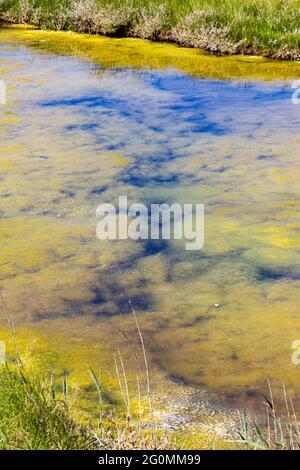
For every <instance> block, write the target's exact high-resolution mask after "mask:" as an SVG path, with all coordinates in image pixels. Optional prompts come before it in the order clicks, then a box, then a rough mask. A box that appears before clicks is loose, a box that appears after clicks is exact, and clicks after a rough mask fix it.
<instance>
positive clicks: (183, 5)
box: [0, 0, 300, 60]
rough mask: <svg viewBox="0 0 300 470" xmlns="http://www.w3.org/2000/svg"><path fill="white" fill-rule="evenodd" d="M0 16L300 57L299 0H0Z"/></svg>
mask: <svg viewBox="0 0 300 470" xmlns="http://www.w3.org/2000/svg"><path fill="white" fill-rule="evenodd" d="M0 15H1V17H2V19H3V20H5V21H9V22H13V23H30V24H34V25H37V26H39V27H41V28H48V29H54V30H72V31H77V32H88V33H96V34H106V35H113V36H119V37H120V36H121V37H123V36H132V37H140V38H145V39H152V40H167V41H172V42H175V43H177V44H180V45H183V46H189V47H196V48H201V49H204V50H207V51H210V52H212V53H215V54H251V55H254V54H259V55H265V56H267V57H272V58H277V59H290V60H299V59H300V50H299V46H300V29H299V24H300V8H299V1H298V0H286V1H283V0H268V1H265V0H224V1H223V2H219V1H218V0H187V1H185V2H181V1H180V0H122V1H121V0H62V1H58V0H51V1H50V0H4V1H3V2H2V4H1V6H0Z"/></svg>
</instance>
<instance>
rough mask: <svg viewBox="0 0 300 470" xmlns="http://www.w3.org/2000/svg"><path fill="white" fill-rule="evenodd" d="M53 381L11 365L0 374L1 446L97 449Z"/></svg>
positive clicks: (27, 448) (13, 447) (33, 448)
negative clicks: (17, 370)
mask: <svg viewBox="0 0 300 470" xmlns="http://www.w3.org/2000/svg"><path fill="white" fill-rule="evenodd" d="M96 448H97V446H96V442H95V439H94V438H93V437H92V435H91V434H90V433H89V432H88V431H87V430H85V429H84V428H82V427H81V426H79V425H78V424H76V423H75V422H74V421H73V419H72V418H71V416H70V411H69V408H68V406H67V404H66V403H65V402H64V401H62V400H60V399H58V398H57V397H56V392H55V389H54V387H52V385H46V384H45V383H44V382H43V381H42V380H39V379H37V378H33V377H29V376H25V375H24V374H23V373H18V372H15V371H12V370H10V369H8V368H7V369H5V370H3V372H2V373H1V374H0V449H1V450H10V449H17V450H19V449H24V450H60V449H64V450H79V449H96Z"/></svg>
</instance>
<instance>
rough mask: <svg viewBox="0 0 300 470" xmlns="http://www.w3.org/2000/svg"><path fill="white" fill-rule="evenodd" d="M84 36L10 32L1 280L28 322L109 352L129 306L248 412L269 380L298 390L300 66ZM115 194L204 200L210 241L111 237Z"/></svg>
mask: <svg viewBox="0 0 300 470" xmlns="http://www.w3.org/2000/svg"><path fill="white" fill-rule="evenodd" d="M72 38H73V36H70V35H67V34H65V33H61V36H60V35H59V33H52V34H51V33H46V32H44V33H43V32H39V31H31V30H29V31H27V32H26V31H23V30H21V31H19V30H17V29H8V30H3V31H0V72H1V79H2V80H5V82H6V84H7V93H8V102H7V105H6V106H2V107H1V109H0V113H1V122H0V133H1V143H0V185H1V186H0V216H1V219H0V237H1V238H0V239H1V251H0V280H1V286H2V293H3V295H4V297H5V299H6V301H7V303H8V304H9V306H10V309H11V311H12V312H13V314H14V317H15V320H16V322H17V324H18V325H24V324H26V325H30V324H34V325H37V326H39V325H43V324H45V325H48V326H49V328H50V327H51V325H52V328H53V329H54V330H55V329H57V331H58V332H59V334H64V333H66V335H67V334H69V333H70V331H72V335H74V332H76V336H77V337H78V338H79V339H80V340H82V339H84V338H85V337H86V336H87V331H88V336H89V338H92V339H93V338H94V340H95V341H97V342H101V341H102V342H104V343H108V344H110V346H112V347H114V344H117V341H120V340H119V339H118V340H117V339H116V338H117V337H118V338H119V334H118V332H116V328H118V327H119V326H121V325H125V328H126V327H127V328H129V326H128V325H129V324H130V321H131V315H130V309H129V304H128V301H129V300H131V301H132V303H133V305H134V306H135V309H136V310H137V312H138V313H139V315H140V319H141V323H142V325H143V328H144V331H145V338H146V342H147V348H148V351H149V354H150V355H151V361H152V363H153V364H154V365H155V366H156V367H157V368H158V369H159V370H161V371H163V373H164V374H165V375H166V376H167V377H170V378H171V379H172V380H174V379H176V380H177V381H178V380H179V381H181V382H182V383H186V384H192V385H195V386H198V387H201V388H202V389H205V390H207V391H209V392H217V393H220V394H222V396H223V397H224V398H226V399H227V400H228V401H229V402H231V403H235V402H239V404H242V405H245V404H246V403H248V400H251V399H253V397H254V398H256V395H258V394H260V393H261V392H262V391H264V388H265V382H266V378H270V380H271V381H272V382H273V383H274V384H275V386H276V384H278V386H281V384H283V383H285V384H286V385H288V387H289V390H290V391H291V393H293V394H295V395H297V394H298V393H299V392H300V385H299V374H300V372H299V369H298V368H297V367H296V366H295V365H293V363H292V361H291V354H292V349H291V345H292V342H293V341H295V340H297V339H300V250H299V236H300V186H299V178H300V153H299V151H300V106H296V105H293V104H292V102H291V96H292V89H291V80H292V79H294V78H296V77H297V75H298V74H299V67H298V66H296V65H295V66H290V64H286V65H285V64H278V65H277V69H276V66H274V64H273V63H271V62H267V61H265V62H264V61H263V60H262V59H251V58H248V59H232V58H228V59H226V58H224V59H215V58H214V59H213V58H209V57H207V56H201V54H200V53H198V52H195V51H190V52H188V51H183V52H178V57H177V58H176V60H175V59H174V56H176V51H182V50H179V49H178V48H176V47H175V46H167V45H153V46H151V44H150V43H144V42H143V41H140V42H138V41H136V40H131V41H133V42H130V40H123V43H122V40H113V39H101V38H99V39H96V38H95V39H94V38H93V39H92V38H89V37H84V38H85V39H82V43H81V42H80V39H79V37H78V35H74V39H72ZM96 41H99V43H97V42H96ZM149 44H150V45H149ZM143 47H144V48H145V49H146V51H147V54H145V53H144V49H143ZM151 47H153V52H151ZM168 48H169V49H168ZM168 51H169V52H168ZM174 51H175V52H174ZM139 54H140V56H138V55H139ZM143 54H145V55H144V56H143ZM151 54H152V55H151ZM180 54H182V58H181V56H180ZM188 54H190V57H189V55H188ZM197 54H198V56H197ZM147 60H148V64H149V66H148V67H147ZM197 60H198V61H199V63H198V68H197V62H196V61H197ZM264 78H265V79H264ZM119 195H127V196H128V199H129V201H132V202H143V203H145V204H146V205H149V204H151V203H154V202H156V203H163V202H166V203H169V204H172V203H175V202H178V203H194V204H196V203H203V204H205V246H204V249H203V250H202V251H192V252H188V251H185V249H184V243H183V242H178V241H172V240H170V241H165V242H150V241H148V242H134V241H114V242H111V241H105V242H104V241H99V240H98V239H97V238H96V233H95V230H96V224H97V222H98V219H97V217H96V208H97V206H98V205H99V204H101V203H103V202H111V203H117V199H118V196H119ZM112 325H113V327H112ZM48 326H47V327H48ZM64 330H65V331H64ZM70 334H71V333H70Z"/></svg>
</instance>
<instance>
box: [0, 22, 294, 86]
mask: <svg viewBox="0 0 300 470" xmlns="http://www.w3.org/2000/svg"><path fill="white" fill-rule="evenodd" d="M0 41H2V42H13V41H15V42H16V43H22V44H26V45H28V46H31V47H33V48H35V49H38V50H45V51H46V52H47V53H49V52H51V53H53V54H59V55H61V54H67V55H72V56H75V57H79V58H82V59H84V60H86V59H89V60H92V61H94V62H96V63H100V64H101V66H102V67H104V68H111V67H134V68H159V69H168V68H170V67H172V68H176V69H178V70H181V71H183V72H184V73H188V74H191V75H195V76H199V77H211V78H218V79H230V78H242V79H250V78H251V79H264V80H274V79H275V80H283V79H293V78H297V77H299V74H300V65H299V63H295V62H288V61H282V62H280V61H274V60H269V59H265V58H262V57H250V56H228V57H213V56H210V55H208V54H205V53H203V52H201V51H199V50H197V49H189V48H182V47H179V46H176V45H172V44H167V43H153V42H150V41H147V40H142V39H134V38H122V39H115V38H113V39H111V38H107V37H102V36H94V35H87V34H78V33H73V32H53V31H40V30H38V29H36V28H34V27H30V26H21V25H13V26H8V25H5V26H3V27H2V29H1V34H0Z"/></svg>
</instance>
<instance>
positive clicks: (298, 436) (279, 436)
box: [235, 381, 300, 450]
mask: <svg viewBox="0 0 300 470" xmlns="http://www.w3.org/2000/svg"><path fill="white" fill-rule="evenodd" d="M268 387H269V397H265V399H264V406H265V411H266V417H265V419H264V418H263V417H262V416H258V417H249V416H248V415H247V414H246V413H243V414H242V415H241V416H240V418H241V429H240V431H239V437H240V439H238V440H237V441H235V443H236V444H237V445H241V446H244V447H246V449H247V450H300V426H299V421H298V417H297V415H296V412H295V408H294V404H293V400H292V399H291V398H288V396H287V392H286V388H285V386H283V397H284V403H285V409H286V413H285V415H284V416H282V415H280V416H279V415H277V413H276V409H275V401H274V398H273V392H272V388H271V385H270V382H269V381H268Z"/></svg>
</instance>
